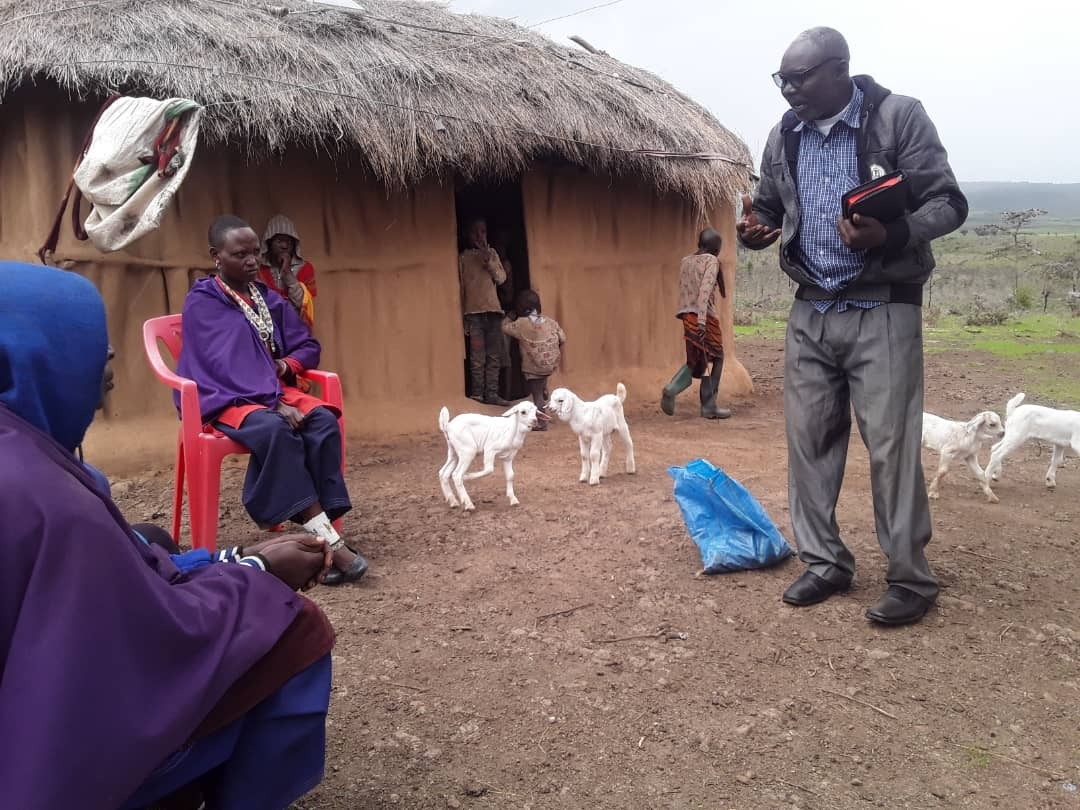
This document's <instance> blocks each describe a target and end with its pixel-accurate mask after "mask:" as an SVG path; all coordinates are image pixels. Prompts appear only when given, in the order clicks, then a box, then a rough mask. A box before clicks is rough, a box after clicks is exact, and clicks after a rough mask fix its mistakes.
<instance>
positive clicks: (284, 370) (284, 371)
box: [274, 360, 291, 379]
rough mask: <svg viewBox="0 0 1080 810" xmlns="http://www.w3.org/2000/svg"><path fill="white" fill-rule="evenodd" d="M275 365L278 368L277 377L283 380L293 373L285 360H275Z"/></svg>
mask: <svg viewBox="0 0 1080 810" xmlns="http://www.w3.org/2000/svg"><path fill="white" fill-rule="evenodd" d="M274 365H275V366H276V367H277V375H278V377H280V378H281V379H285V377H287V376H288V374H289V371H291V369H290V368H289V364H288V363H286V362H285V361H284V360H275V361H274Z"/></svg>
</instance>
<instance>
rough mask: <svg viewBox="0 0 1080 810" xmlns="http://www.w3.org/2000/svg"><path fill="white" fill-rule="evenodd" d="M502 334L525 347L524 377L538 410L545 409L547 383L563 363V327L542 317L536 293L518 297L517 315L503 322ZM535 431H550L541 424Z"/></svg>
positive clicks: (511, 315) (522, 349)
mask: <svg viewBox="0 0 1080 810" xmlns="http://www.w3.org/2000/svg"><path fill="white" fill-rule="evenodd" d="M502 330H503V332H504V333H505V334H507V335H509V336H510V337H512V338H514V339H515V340H516V341H517V342H518V345H519V346H520V347H521V374H522V376H523V377H524V378H525V388H526V390H528V392H529V396H531V397H532V401H533V402H534V403H535V404H536V407H537V408H543V407H544V400H545V398H546V391H547V381H548V377H550V376H551V375H552V374H553V373H554V372H555V370H556V369H557V368H558V367H559V362H560V361H561V360H562V345H563V344H564V343H566V335H565V334H563V330H562V327H561V326H559V324H558V323H557V322H556V321H554V320H552V319H551V318H545V317H544V316H543V315H541V314H540V296H539V295H537V294H536V293H535V292H534V291H533V290H522V291H521V292H520V293H518V296H517V301H516V303H515V307H514V311H513V312H511V313H510V314H508V315H507V316H506V318H504V319H503V322H502ZM533 430H547V422H540V423H539V424H538V425H537V426H536V427H534V428H533Z"/></svg>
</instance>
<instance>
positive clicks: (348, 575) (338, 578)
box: [322, 546, 368, 585]
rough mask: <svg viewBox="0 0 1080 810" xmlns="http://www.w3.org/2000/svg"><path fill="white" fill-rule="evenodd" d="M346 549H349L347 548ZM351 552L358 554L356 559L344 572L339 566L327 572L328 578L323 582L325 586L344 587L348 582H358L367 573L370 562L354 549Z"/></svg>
mask: <svg viewBox="0 0 1080 810" xmlns="http://www.w3.org/2000/svg"><path fill="white" fill-rule="evenodd" d="M346 548H348V547H347V546H346ZM349 551H352V553H353V554H356V559H355V560H353V561H352V563H351V564H350V565H349V567H348V568H346V569H345V570H344V571H342V570H341V569H340V568H338V567H337V566H334V567H333V568H331V569H330V570H329V571H328V572H327V574H326V578H325V579H324V580H323V583H322V584H323V585H343V584H344V583H346V582H356V581H357V580H358V579H360V577H362V576H363V575H364V574H366V573H367V569H368V561H367V560H365V559H364V557H363V556H362V555H361V554H358V553H357V552H356V551H354V550H353V549H351V548H350V549H349Z"/></svg>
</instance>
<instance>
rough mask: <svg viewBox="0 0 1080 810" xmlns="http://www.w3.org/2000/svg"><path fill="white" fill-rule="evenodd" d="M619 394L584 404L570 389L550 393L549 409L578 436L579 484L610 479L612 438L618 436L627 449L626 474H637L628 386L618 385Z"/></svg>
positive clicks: (608, 395)
mask: <svg viewBox="0 0 1080 810" xmlns="http://www.w3.org/2000/svg"><path fill="white" fill-rule="evenodd" d="M615 391H616V393H614V394H604V396H602V397H600V398H599V399H596V400H593V401H592V402H583V401H582V400H581V399H580V398H579V397H578V396H577V395H576V394H575V393H574V392H573V391H571V390H570V389H569V388H556V389H555V390H554V391H552V392H551V397H550V399H549V400H548V405H547V409H548V410H549V411H551V412H552V413H554V414H556V415H557V416H558V417H559V418H560V419H561V420H562V421H564V422H569V423H570V429H571V430H573V431H574V433H576V434H577V437H578V446H579V447H580V449H581V476H580V477H579V478H578V480H579V481H582V482H584V481H588V482H589V484H590V485H593V486H595V485H596V484H599V483H600V479H601V478H604V477H606V476H607V471H608V462H609V461H610V460H611V445H612V442H613V438H612V437H613V434H615V433H616V432H618V434H619V436H621V437H622V441H623V445H624V446H625V447H626V472H628V473H630V474H631V475H633V474H634V473H635V472H636V471H637V467H636V465H635V464H634V442H633V440H632V439H631V438H630V426H629V425H627V424H626V415H625V414H624V413H623V402H625V401H626V386H625V385H623V384H622V383H619V384H618V386H616V388H615Z"/></svg>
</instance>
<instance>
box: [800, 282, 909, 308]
mask: <svg viewBox="0 0 1080 810" xmlns="http://www.w3.org/2000/svg"><path fill="white" fill-rule="evenodd" d="M795 297H796V298H798V299H799V300H800V301H835V300H837V299H839V298H845V299H847V300H848V301H878V302H880V303H882V304H914V305H915V306H917V307H921V306H922V284H852V285H850V286H847V287H843V288H842V289H839V290H836V291H835V292H832V291H830V290H826V289H825V288H823V287H818V286H817V285H814V284H800V285H799V289H798V290H796V291H795Z"/></svg>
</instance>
